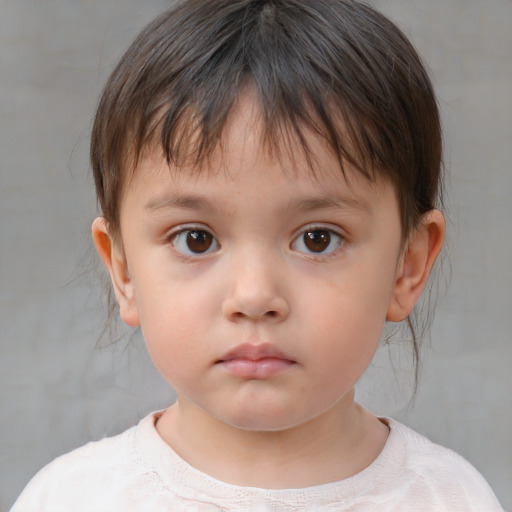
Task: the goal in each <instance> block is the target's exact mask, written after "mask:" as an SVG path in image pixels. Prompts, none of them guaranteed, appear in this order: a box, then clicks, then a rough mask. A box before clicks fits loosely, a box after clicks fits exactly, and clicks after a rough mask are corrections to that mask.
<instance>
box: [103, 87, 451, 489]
mask: <svg viewBox="0 0 512 512" xmlns="http://www.w3.org/2000/svg"><path fill="white" fill-rule="evenodd" d="M254 105H255V103H254V101H253V99H252V98H251V95H244V96H242V97H241V98H240V99H239V104H238V107H237V108H236V110H235V112H234V113H233V115H232V118H231V121H230V123H229V125H228V126H227V128H226V130H225V136H224V140H223V144H222V145H221V147H222V149H221V148H219V149H218V151H217V152H216V153H215V154H214V155H213V157H212V159H211V160H210V163H209V166H208V168H205V169H202V170H201V172H193V171H194V169H193V168H192V167H190V168H187V167H186V166H185V168H180V169H179V170H175V169H169V167H168V165H167V163H166V162H165V159H164V158H163V157H162V156H161V155H160V154H159V152H158V151H154V152H150V153H149V154H148V155H146V157H145V158H143V159H142V160H141V161H140V162H139V164H138V166H137V168H136V169H135V173H134V175H133V178H132V179H131V180H130V181H129V182H128V183H127V185H126V187H125V190H124V193H123V197H122V202H121V212H120V228H121V229H120V236H117V237H113V236H111V233H110V232H109V230H108V226H107V224H106V222H105V221H104V219H103V218H101V217H100V218H98V219H96V220H95V222H94V224H93V237H94V240H95V243H96V247H97V249H98V251H99V254H100V256H101V257H102V259H103V261H104V262H105V264H106V266H107V268H108V270H109V272H110V274H111V277H112V282H113V285H114V290H115V293H116V297H117V300H118V303H119V307H120V313H121V316H122V318H123V320H124V321H125V322H126V323H127V324H129V325H131V326H134V327H135V326H140V327H141V329H142V332H143V335H144V339H145V341H146V344H147V347H148V350H149V353H150V355H151V357H152V359H153V361H154V364H155V365H156V367H157V369H158V371H159V372H160V373H161V374H162V376H163V377H164V378H165V379H166V380H167V381H168V382H169V383H170V384H172V386H173V387H174V389H175V390H176V393H177V401H176V403H175V404H174V405H173V406H172V407H170V408H169V409H167V410H166V411H165V412H164V414H163V415H162V416H161V417H160V418H159V420H158V422H157V425H156V427H157V430H158V432H159V434H160V435H161V437H162V438H163V439H164V440H165V441H166V442H167V443H168V444H169V445H171V446H172V448H173V449H174V450H175V451H176V452H177V453H178V454H179V455H180V456H181V457H183V458H184V459H185V460H186V461H187V462H189V463H190V464H191V465H193V466H194V467H196V468H197V469H199V470H201V471H204V472H206V473H208V474H210V475H211V476H213V477H215V478H218V479H220V480H223V481H225V482H228V483H232V484H237V485H246V486H256V487H265V488H296V487H306V486H311V485H317V484H323V483H327V482H333V481H337V480H341V479H343V478H347V477H349V476H352V475H354V474H356V473H358V472H360V471H361V470H363V469H364V468H365V467H367V466H368V465H370V464H371V463H372V462H373V461H374V460H375V458H376V457H377V456H378V455H379V453H380V452H381V450H382V448H383V446H384V444H385V442H386V439H387V436H388V428H387V426H386V425H385V424H383V423H382V422H381V421H379V420H378V419H377V418H376V417H374V416H373V415H372V414H370V413H369V412H368V411H366V410H365V409H364V408H362V407H361V406H360V405H358V404H357V403H356V402H355V401H354V385H355V384H356V382H357V380H358V379H359V378H360V377H361V375H362V374H363V373H364V371H365V369H366V368H367V366H368V365H369V363H370V362H371V360H372V357H373V355H374V354H375V351H376V349H377V346H378V343H379V340H380V336H381V333H382V329H383V326H384V323H385V322H386V321H400V320H402V319H404V318H406V317H407V315H408V314H409V313H410V312H411V311H412V309H413V307H414V304H415V303H416V301H417V300H418V298H419V296H420V294H421V292H422V290H423V288H424V286H425V283H426V280H427V278H428V274H429V272H430V270H431V268H432V265H433V263H434V260H435V258H436V256H437V255H438V253H439V251H440V249H441V246H442V241H443V235H444V227H445V224H444V219H443V216H442V214H441V213H440V212H439V211H437V210H433V211H431V212H428V213H427V214H425V215H424V216H423V219H422V222H421V223H420V224H419V226H418V227H417V229H416V230H415V231H414V232H413V233H411V234H410V236H409V237H408V240H407V243H406V244H405V245H404V243H403V236H402V230H401V225H400V216H399V206H398V202H397V198H396V195H395V191H394V189H393V187H392V186H391V184H389V183H388V182H386V181H383V180H377V181H376V182H375V183H370V182H368V181H367V180H365V179H364V178H363V177H361V176H360V175H358V174H357V173H355V172H353V171H351V170H350V168H348V169H347V179H345V178H343V176H342V174H341V172H340V170H339V165H338V163H337V160H336V158H335V157H334V156H333V155H332V153H331V152H330V151H328V150H327V149H326V148H325V147H324V146H323V145H322V143H321V141H319V140H318V139H316V138H315V137H314V136H313V135H309V139H308V140H309V143H310V144H311V148H312V149H313V154H314V156H315V162H316V165H317V169H316V171H317V172H316V178H314V177H313V176H312V173H311V170H310V169H309V168H308V165H307V163H306V159H305V158H304V157H303V155H302V153H301V152H300V150H298V149H297V151H295V152H294V158H293V159H289V158H286V154H287V153H286V152H283V156H282V157H281V158H280V159H279V160H278V159H276V158H274V157H273V156H272V155H270V154H269V152H268V151H266V150H265V149H264V148H262V146H261V144H260V140H261V137H260V131H259V123H258V114H257V110H256V107H255V106H254ZM187 229H188V230H189V231H187ZM191 230H192V231H194V232H196V233H199V235H201V236H203V237H207V243H206V244H203V245H200V247H201V250H202V249H203V248H204V247H206V246H208V248H207V250H206V251H204V252H195V249H197V246H196V245H194V244H190V243H188V242H187V235H190V233H191ZM307 233H310V234H311V233H312V234H313V236H316V237H317V238H318V237H320V238H322V237H323V238H322V240H324V241H327V242H328V243H327V245H322V243H320V244H319V245H318V244H317V245H314V244H313V245H312V247H313V250H311V244H309V245H308V243H307V235H306V234H307ZM188 240H189V241H190V239H188ZM210 242H211V243H210ZM208 244H210V245H208ZM191 247H192V249H194V250H191ZM319 249H320V250H319ZM244 344H245V347H247V346H250V347H251V348H254V347H256V348H255V350H256V351H258V350H259V348H261V346H263V345H264V346H265V347H266V349H268V347H270V349H271V350H278V351H279V357H273V358H271V359H272V360H271V361H270V363H269V364H274V367H272V368H274V370H275V369H276V368H277V371H273V370H272V371H270V372H269V371H268V368H269V366H268V365H267V366H265V365H264V364H263V363H261V364H256V365H252V366H255V367H256V370H255V371H256V374H251V375H249V376H247V375H245V374H242V375H241V374H240V372H238V373H237V372H233V370H232V368H230V367H229V365H227V364H226V363H225V362H223V361H225V359H226V358H227V356H226V354H228V353H229V352H230V351H232V350H233V349H236V347H240V345H244ZM266 349H265V350H266ZM239 359H240V358H239ZM242 359H243V358H242ZM267 362H268V361H267ZM237 364H238V366H237ZM244 364H245V363H244V361H242V362H240V361H238V362H235V363H234V367H235V370H236V369H237V368H238V370H240V368H242V369H243V368H245V367H244ZM249 364H250V365H251V364H252V363H249Z"/></svg>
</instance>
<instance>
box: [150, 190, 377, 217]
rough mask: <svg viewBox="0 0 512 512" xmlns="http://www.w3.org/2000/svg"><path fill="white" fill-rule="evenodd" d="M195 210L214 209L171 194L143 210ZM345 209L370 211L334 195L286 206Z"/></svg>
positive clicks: (355, 201) (200, 199) (200, 200)
mask: <svg viewBox="0 0 512 512" xmlns="http://www.w3.org/2000/svg"><path fill="white" fill-rule="evenodd" d="M174 208H176V209H180V210H196V211H203V212H211V211H213V210H214V209H215V207H214V205H213V203H212V202H211V201H210V200H208V199H207V198H206V197H202V196H197V195H191V194H187V195H180V194H172V195H170V196H165V197H162V198H158V197H156V198H153V199H150V200H149V201H148V202H147V203H146V204H145V206H144V209H145V210H149V211H151V212H156V211H159V210H164V209H174ZM332 208H345V209H350V210H355V211H361V212H365V213H369V212H370V211H371V209H372V208H371V205H370V203H369V202H368V201H367V200H365V199H363V198H362V197H356V196H338V195H335V194H329V193H327V194H322V195H319V196H312V197H307V198H298V199H295V200H291V201H290V202H289V203H288V204H287V206H286V210H287V211H290V210H291V211H301V212H310V211H315V210H323V209H332Z"/></svg>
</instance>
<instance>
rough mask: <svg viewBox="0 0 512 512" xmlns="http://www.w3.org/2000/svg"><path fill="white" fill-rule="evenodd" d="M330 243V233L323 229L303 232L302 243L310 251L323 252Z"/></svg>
mask: <svg viewBox="0 0 512 512" xmlns="http://www.w3.org/2000/svg"><path fill="white" fill-rule="evenodd" d="M330 243H331V234H330V233H329V231H325V230H323V229H322V230H321V229H318V230H315V231H308V232H307V233H304V245H305V246H306V247H307V248H308V249H309V250H310V251H311V252H324V251H325V250H326V249H327V247H329V244H330Z"/></svg>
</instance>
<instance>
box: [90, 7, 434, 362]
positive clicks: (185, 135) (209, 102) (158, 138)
mask: <svg viewBox="0 0 512 512" xmlns="http://www.w3.org/2000/svg"><path fill="white" fill-rule="evenodd" d="M248 84H249V85H251V86H252V87H253V88H254V90H255V92H256V97H257V98H258V102H259V109H260V112H261V116H262V120H263V132H264V138H265V142H266V144H268V146H269V147H270V148H274V149H276V148H277V149H278V146H279V145H280V144H282V142H283V134H284V135H285V137H284V139H286V135H288V138H289V137H290V136H292V137H294V138H295V139H296V140H298V141H299V143H300V144H301V146H302V148H303V149H304V151H305V154H306V155H309V154H310V152H309V148H308V146H307V143H306V138H305V136H304V130H305V129H308V130H313V131H314V132H315V133H317V134H318V135H320V136H321V137H323V138H324V139H325V140H326V142H327V144H328V145H329V147H330V148H331V149H332V151H333V152H334V153H335V154H336V155H337V156H338V159H339V161H340V167H341V170H342V172H343V163H344V162H349V163H350V164H351V165H353V166H355V167H356V169H358V171H359V172H361V173H362V174H363V175H364V176H366V177H367V178H368V179H370V180H373V179H374V178H375V177H376V176H384V177H385V178H387V179H389V180H390V181H391V182H392V183H393V185H394V186H395V189H396V191H397V195H398V199H399V203H400V208H401V216H402V227H403V233H404V237H405V236H406V235H407V233H408V232H409V231H410V230H411V228H413V227H414V226H415V225H416V224H417V222H418V220H419V219H420V216H421V214H422V213H425V212H426V211H428V210H431V209H433V208H434V207H435V206H436V203H437V201H438V196H439V192H440V171H441V150H442V143H441V129H440V122H439V113H438V108H437V104H436V99H435V96H434V92H433V89H432V85H431V83H430V80H429V77H428V74H427V73H426V71H425V68H424V66H423V64H422V62H421V59H420V58H419V56H418V54H417V53H416V51H415V50H414V48H413V47H412V45H411V44H410V42H409V41H408V39H407V38H406V37H405V36H404V34H403V33H402V32H401V31H400V30H399V29H398V28H397V27H396V26H395V25H394V24H393V23H391V22H390V21H389V20H388V19H387V18H386V17H384V16H383V15H382V14H380V13H378V12H377V11H375V10H374V9H373V8H372V7H370V6H368V5H367V4H365V3H361V2H356V1H353V0H184V1H180V2H178V3H176V5H175V6H174V7H172V8H171V9H170V10H168V11H167V12H165V13H163V14H162V15H160V16H159V17H158V18H156V19H155V20H154V21H153V22H152V23H151V24H150V25H148V27H147V28H146V29H144V30H143V31H142V33H141V34H140V35H139V36H138V37H137V39H136V40H135V41H134V42H133V44H132V45H131V46H130V48H129V49H128V51H127V52H126V53H125V55H124V56H123V57H122V59H121V61H120V62H119V64H118V66H117V67H116V69H115V70H114V72H113V73H112V75H111V77H110V79H109V80H108V82H107V84H106V86H105V89H104V91H103V95H102V97H101V101H100V103H99V107H98V111H97V114H96V119H95V123H94V127H93V131H92V141H91V162H92V168H93V171H94V177H95V182H96V191H97V197H98V201H99V204H100V207H101V211H102V214H103V215H104V217H105V218H106V220H107V222H108V225H109V228H110V230H111V232H112V234H116V233H117V232H118V230H119V206H120V196H121V190H122V186H123V183H124V182H125V180H126V179H127V176H128V174H129V173H130V172H133V169H134V167H135V164H136V162H137V160H138V158H139V157H140V156H141V152H142V151H144V150H145V149H146V148H147V147H148V145H149V144H154V143H155V142H156V143H157V144H158V145H159V146H160V147H161V148H162V150H163V154H164V155H165V156H166V158H167V160H168V162H169V163H174V164H178V163H179V162H180V161H182V160H183V158H185V157H187V158H188V157H189V156H190V154H192V155H193V156H194V157H195V161H196V162H197V163H201V161H203V160H204V159H205V158H207V157H208V156H209V155H210V154H211V152H212V150H213V149H214V148H215V147H216V146H217V145H218V143H219V140H220V138H221V135H222V132H223V129H224V127H225V125H226V121H227V119H228V115H229V113H230V111H231V109H232V107H233V105H234V103H235V101H236V99H237V97H238V96H239V94H240V92H241V91H242V89H243V88H244V87H245V86H246V85H248ZM341 128H343V129H341ZM413 337H414V331H413ZM414 346H415V352H417V346H416V343H414Z"/></svg>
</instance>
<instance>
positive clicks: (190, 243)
mask: <svg viewBox="0 0 512 512" xmlns="http://www.w3.org/2000/svg"><path fill="white" fill-rule="evenodd" d="M172 244H173V246H174V247H175V248H176V249H177V250H178V251H179V252H181V253H182V254H184V255H186V256H194V255H201V254H206V253H209V252H212V251H215V250H217V249H218V248H219V244H218V243H217V241H216V240H215V237H214V236H213V235H212V234H211V233H210V232H208V231H205V230H203V229H184V230H183V231H180V232H179V233H176V235H174V236H173V238H172Z"/></svg>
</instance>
